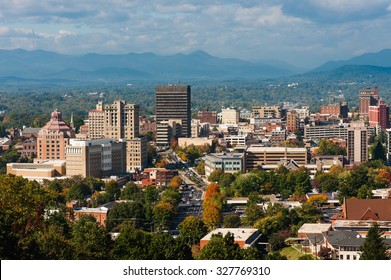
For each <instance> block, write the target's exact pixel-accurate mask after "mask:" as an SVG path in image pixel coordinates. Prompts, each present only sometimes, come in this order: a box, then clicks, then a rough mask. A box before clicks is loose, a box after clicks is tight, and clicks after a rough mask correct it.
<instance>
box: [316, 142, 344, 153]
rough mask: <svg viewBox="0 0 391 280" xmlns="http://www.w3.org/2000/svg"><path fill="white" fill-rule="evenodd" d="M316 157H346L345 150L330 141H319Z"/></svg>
mask: <svg viewBox="0 0 391 280" xmlns="http://www.w3.org/2000/svg"><path fill="white" fill-rule="evenodd" d="M317 154H318V155H346V150H345V149H344V148H342V147H341V146H340V145H338V144H337V143H334V142H333V141H332V140H325V139H322V140H320V141H319V149H318V151H317Z"/></svg>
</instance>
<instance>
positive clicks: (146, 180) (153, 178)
mask: <svg viewBox="0 0 391 280" xmlns="http://www.w3.org/2000/svg"><path fill="white" fill-rule="evenodd" d="M178 175H179V173H178V170H169V169H165V168H147V169H145V170H144V173H143V178H142V180H141V184H142V186H143V187H147V186H156V187H162V186H169V185H170V182H171V180H172V178H174V177H175V176H178Z"/></svg>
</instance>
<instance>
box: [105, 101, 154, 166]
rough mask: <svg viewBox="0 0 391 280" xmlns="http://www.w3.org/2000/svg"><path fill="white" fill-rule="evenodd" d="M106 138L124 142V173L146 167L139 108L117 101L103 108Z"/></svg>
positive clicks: (144, 140)
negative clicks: (140, 131) (140, 132)
mask: <svg viewBox="0 0 391 280" xmlns="http://www.w3.org/2000/svg"><path fill="white" fill-rule="evenodd" d="M103 111H104V113H105V116H104V118H105V123H104V135H105V137H106V138H114V139H117V141H119V140H120V139H123V140H126V171H127V172H134V171H136V170H137V169H143V168H144V167H146V165H147V139H146V138H145V137H140V135H139V115H140V107H139V106H138V105H136V104H126V102H125V101H122V100H117V101H114V103H113V104H111V105H105V106H103Z"/></svg>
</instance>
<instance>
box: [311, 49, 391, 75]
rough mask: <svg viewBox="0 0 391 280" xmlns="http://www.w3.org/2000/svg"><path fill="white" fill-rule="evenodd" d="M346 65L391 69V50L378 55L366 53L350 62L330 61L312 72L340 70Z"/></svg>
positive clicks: (382, 51) (349, 60)
mask: <svg viewBox="0 0 391 280" xmlns="http://www.w3.org/2000/svg"><path fill="white" fill-rule="evenodd" d="M345 65H371V66H378V67H391V49H384V50H381V51H379V52H376V53H365V54H363V55H360V56H356V57H353V58H351V59H348V60H340V61H328V62H326V63H324V64H322V65H321V66H319V67H317V68H315V69H313V70H311V71H310V72H326V71H331V70H335V69H338V68H340V67H342V66H345Z"/></svg>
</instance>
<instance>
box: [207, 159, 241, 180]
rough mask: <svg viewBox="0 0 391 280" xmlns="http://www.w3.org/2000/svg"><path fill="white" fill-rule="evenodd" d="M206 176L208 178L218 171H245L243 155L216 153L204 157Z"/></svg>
mask: <svg viewBox="0 0 391 280" xmlns="http://www.w3.org/2000/svg"><path fill="white" fill-rule="evenodd" d="M204 165H205V175H206V176H207V177H208V176H209V175H210V174H211V173H212V172H213V171H215V170H216V169H221V170H223V171H224V172H225V173H236V172H243V171H244V154H243V153H214V154H209V155H207V156H205V157H204Z"/></svg>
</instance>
